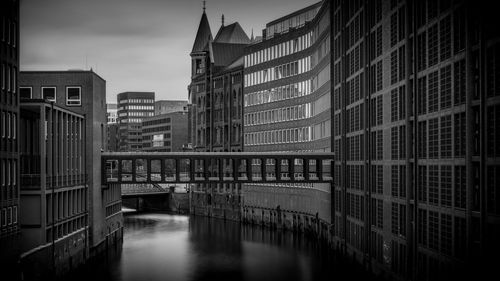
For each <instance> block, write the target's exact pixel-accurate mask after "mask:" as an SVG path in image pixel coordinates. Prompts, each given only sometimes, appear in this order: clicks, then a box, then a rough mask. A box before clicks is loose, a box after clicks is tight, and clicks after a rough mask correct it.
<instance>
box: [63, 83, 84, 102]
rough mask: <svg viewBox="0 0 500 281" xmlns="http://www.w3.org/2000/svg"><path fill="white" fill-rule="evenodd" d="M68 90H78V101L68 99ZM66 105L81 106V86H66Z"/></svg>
mask: <svg viewBox="0 0 500 281" xmlns="http://www.w3.org/2000/svg"><path fill="white" fill-rule="evenodd" d="M69 89H78V90H79V99H78V100H76V99H69V97H68V90H69ZM70 102H78V103H70ZM66 105H67V106H82V86H66Z"/></svg>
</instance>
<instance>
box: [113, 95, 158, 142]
mask: <svg viewBox="0 0 500 281" xmlns="http://www.w3.org/2000/svg"><path fill="white" fill-rule="evenodd" d="M117 98H118V126H119V139H120V141H119V144H118V149H119V151H141V150H142V136H141V131H142V130H141V122H142V120H143V119H144V118H147V117H151V116H153V115H154V112H155V111H154V103H155V93H153V92H124V93H120V94H118V97H117Z"/></svg>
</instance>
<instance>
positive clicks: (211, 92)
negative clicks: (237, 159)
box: [188, 11, 250, 219]
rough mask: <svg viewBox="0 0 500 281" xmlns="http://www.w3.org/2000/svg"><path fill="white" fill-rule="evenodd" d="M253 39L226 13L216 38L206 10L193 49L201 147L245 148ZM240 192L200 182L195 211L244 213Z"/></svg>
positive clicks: (195, 119) (195, 127)
mask: <svg viewBox="0 0 500 281" xmlns="http://www.w3.org/2000/svg"><path fill="white" fill-rule="evenodd" d="M249 43H250V39H249V38H248V36H247V35H246V34H245V32H244V31H243V29H242V28H241V26H240V25H239V24H238V23H233V24H230V25H227V26H225V25H224V17H223V18H222V25H221V27H220V28H219V30H218V32H217V35H216V36H215V39H213V38H212V32H211V30H210V26H209V24H208V19H207V15H206V13H205V11H203V14H202V17H201V21H200V25H199V27H198V31H197V34H196V38H195V42H194V44H193V49H192V51H191V84H190V85H189V87H188V89H189V102H190V107H189V108H190V115H191V118H190V119H191V130H192V131H191V143H192V147H193V149H194V150H195V151H226V152H230V151H242V149H243V140H242V131H243V130H242V129H243V127H242V125H243V124H242V116H243V50H244V48H245V47H246V46H247V45H248V44H249ZM224 165H225V166H226V167H227V166H228V165H229V163H224ZM209 166H210V165H209ZM240 194H241V185H239V184H212V185H206V184H200V185H196V186H195V187H194V188H193V192H191V199H190V200H191V212H193V213H195V214H204V215H209V216H215V217H221V218H231V219H239V218H240V202H241V199H240Z"/></svg>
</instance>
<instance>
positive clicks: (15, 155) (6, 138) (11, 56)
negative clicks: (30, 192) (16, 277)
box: [0, 0, 20, 279]
mask: <svg viewBox="0 0 500 281" xmlns="http://www.w3.org/2000/svg"><path fill="white" fill-rule="evenodd" d="M0 15H1V22H0V26H1V29H0V32H1V33H2V34H1V41H0V249H1V250H0V263H1V264H2V270H1V274H2V276H5V278H7V279H8V278H9V277H10V275H11V274H14V273H13V272H14V270H13V269H14V268H15V266H16V264H15V260H16V257H17V255H18V254H19V251H20V244H19V238H20V235H19V233H20V226H19V215H20V206H19V136H18V135H19V134H18V127H19V125H18V124H19V94H18V84H17V82H18V74H19V1H18V0H7V1H2V2H1V3H0Z"/></svg>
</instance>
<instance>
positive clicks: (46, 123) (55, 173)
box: [19, 78, 89, 274]
mask: <svg viewBox="0 0 500 281" xmlns="http://www.w3.org/2000/svg"><path fill="white" fill-rule="evenodd" d="M21 81H23V79H22V78H21ZM83 128H85V118H84V116H83V115H81V114H77V113H74V112H72V111H70V110H67V109H64V108H62V107H60V106H58V105H54V104H52V103H51V102H49V101H47V100H42V99H22V100H21V119H20V131H19V136H20V159H21V160H20V179H21V181H20V183H21V209H22V212H21V217H20V223H21V228H22V252H23V253H26V252H29V251H32V250H33V249H35V248H37V250H36V252H37V253H36V254H34V256H36V255H38V256H48V257H52V258H48V259H40V260H39V261H38V262H41V263H43V264H44V267H45V268H46V270H52V269H55V271H56V272H58V273H62V271H63V270H64V268H69V267H70V265H69V264H70V263H71V266H77V265H80V264H83V263H84V262H85V260H86V256H87V255H88V245H89V240H88V237H89V224H88V214H89V209H88V187H89V185H88V184H87V182H88V178H87V172H86V168H87V167H86V165H85V163H84V158H85V138H84V136H83V134H84V133H85V130H84V129H83ZM27 256H29V255H27ZM27 259H28V260H29V258H27ZM70 260H71V262H70ZM23 265H24V269H27V268H30V269H34V268H31V267H30V265H29V263H28V262H26V259H25V260H23ZM27 271H28V272H27V274H29V273H32V272H30V271H31V270H27Z"/></svg>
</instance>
